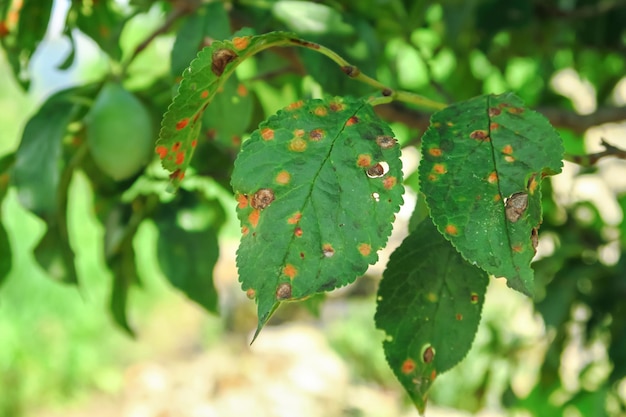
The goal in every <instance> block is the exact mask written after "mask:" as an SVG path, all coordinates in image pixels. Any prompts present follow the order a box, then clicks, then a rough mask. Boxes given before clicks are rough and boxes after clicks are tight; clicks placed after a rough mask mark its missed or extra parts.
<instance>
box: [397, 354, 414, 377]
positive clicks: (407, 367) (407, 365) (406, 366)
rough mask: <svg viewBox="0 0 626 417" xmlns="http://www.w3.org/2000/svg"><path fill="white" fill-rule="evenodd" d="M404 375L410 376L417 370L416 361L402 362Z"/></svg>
mask: <svg viewBox="0 0 626 417" xmlns="http://www.w3.org/2000/svg"><path fill="white" fill-rule="evenodd" d="M400 370H401V371H402V373H403V374H405V375H406V374H410V373H411V372H413V371H414V370H415V361H414V360H413V359H411V358H409V359H407V360H405V361H404V362H402V368H400Z"/></svg>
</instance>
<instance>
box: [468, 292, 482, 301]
mask: <svg viewBox="0 0 626 417" xmlns="http://www.w3.org/2000/svg"><path fill="white" fill-rule="evenodd" d="M479 300H480V298H479V297H478V294H476V293H475V292H473V293H472V294H471V295H470V302H471V303H472V304H478V301H479Z"/></svg>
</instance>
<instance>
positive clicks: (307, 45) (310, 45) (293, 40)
mask: <svg viewBox="0 0 626 417" xmlns="http://www.w3.org/2000/svg"><path fill="white" fill-rule="evenodd" d="M289 41H290V42H291V43H295V44H296V45H300V46H303V47H305V48H312V49H320V46H319V45H318V44H317V43H313V42H308V41H303V40H301V39H297V38H290V39H289Z"/></svg>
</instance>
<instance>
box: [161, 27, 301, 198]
mask: <svg viewBox="0 0 626 417" xmlns="http://www.w3.org/2000/svg"><path fill="white" fill-rule="evenodd" d="M304 43H305V42H304V41H300V40H298V39H295V38H294V37H293V35H292V34H289V33H284V32H272V33H268V34H266V35H259V36H240V37H235V38H233V39H232V40H229V41H217V42H213V43H212V44H211V46H210V47H208V48H205V49H203V50H202V51H200V53H198V56H197V57H196V59H194V60H193V61H192V62H191V65H190V66H189V68H187V70H186V71H185V72H184V73H183V79H182V81H181V83H180V86H179V88H178V94H177V95H176V97H174V101H173V103H172V104H171V106H170V108H169V109H168V111H167V112H166V113H165V115H164V116H163V121H162V123H161V132H160V135H159V141H158V142H157V146H156V152H157V153H158V154H159V156H160V157H161V160H162V163H163V167H164V168H165V169H167V170H169V171H170V172H172V174H171V176H170V177H171V179H172V187H173V188H176V187H178V185H179V184H180V181H181V180H182V179H183V178H184V176H185V170H186V169H187V167H188V166H189V162H190V160H191V157H192V155H193V152H194V150H195V147H196V145H197V143H198V137H199V135H200V129H201V127H202V123H201V121H202V115H203V113H204V110H205V109H206V108H207V106H208V105H209V103H211V102H212V101H213V99H214V97H215V95H216V94H217V93H218V92H219V91H220V90H221V88H222V87H223V86H224V84H225V82H226V80H227V79H228V78H229V76H230V75H232V73H233V72H234V71H235V68H236V67H237V66H238V65H239V64H240V63H241V62H242V61H244V60H245V59H246V58H248V57H250V56H252V55H254V54H256V53H258V52H260V51H262V50H264V49H267V48H270V47H273V46H284V45H299V46H302V45H303V44H304Z"/></svg>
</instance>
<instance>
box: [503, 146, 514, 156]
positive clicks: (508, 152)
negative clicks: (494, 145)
mask: <svg viewBox="0 0 626 417" xmlns="http://www.w3.org/2000/svg"><path fill="white" fill-rule="evenodd" d="M502 153H503V154H506V155H511V154H512V153H513V147H512V146H511V145H506V146H505V147H504V148H502Z"/></svg>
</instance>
